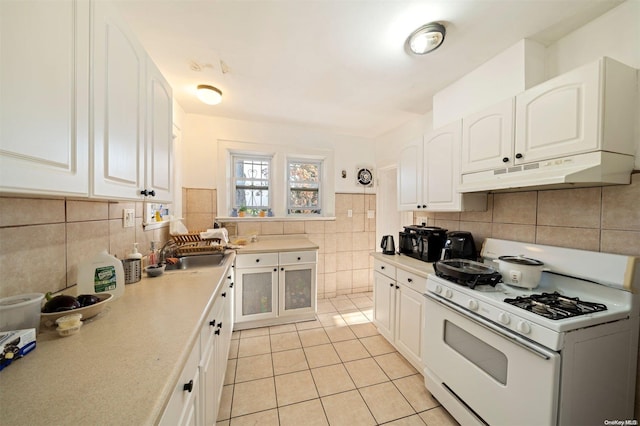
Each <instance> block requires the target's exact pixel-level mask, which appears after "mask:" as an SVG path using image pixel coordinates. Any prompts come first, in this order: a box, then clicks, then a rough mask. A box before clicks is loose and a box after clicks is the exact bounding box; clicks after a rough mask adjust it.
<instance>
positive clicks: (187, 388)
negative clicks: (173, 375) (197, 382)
mask: <svg viewBox="0 0 640 426" xmlns="http://www.w3.org/2000/svg"><path fill="white" fill-rule="evenodd" d="M182 390H183V391H187V392H189V393H191V391H192V390H193V380H189V383H185V384H184V386H182Z"/></svg>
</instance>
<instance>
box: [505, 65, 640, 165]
mask: <svg viewBox="0 0 640 426" xmlns="http://www.w3.org/2000/svg"><path fill="white" fill-rule="evenodd" d="M636 78H637V77H636V70H635V69H633V68H630V67H628V66H626V65H623V64H621V63H619V62H617V61H614V60H612V59H610V58H602V59H600V60H598V61H596V62H593V63H591V64H588V65H585V66H583V67H580V68H577V69H575V70H573V71H570V72H568V73H566V74H562V75H560V76H558V77H556V78H553V79H551V80H549V81H546V82H544V83H542V84H540V85H538V86H535V87H533V88H531V89H529V90H527V91H525V92H524V93H521V94H520V95H518V96H517V97H516V133H515V134H516V137H515V164H522V163H530V162H532V161H540V160H545V159H551V158H558V157H562V156H565V155H573V154H581V153H585V152H591V151H598V150H603V151H610V152H617V153H621V154H630V155H633V154H634V148H635V144H634V143H633V141H634V125H633V123H634V114H635V113H636V111H637V106H636V104H635V99H636V92H637V86H636Z"/></svg>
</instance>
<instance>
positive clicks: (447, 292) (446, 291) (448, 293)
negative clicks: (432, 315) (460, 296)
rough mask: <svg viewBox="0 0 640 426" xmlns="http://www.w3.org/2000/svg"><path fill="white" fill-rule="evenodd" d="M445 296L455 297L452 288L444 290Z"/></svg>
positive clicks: (448, 297)
mask: <svg viewBox="0 0 640 426" xmlns="http://www.w3.org/2000/svg"><path fill="white" fill-rule="evenodd" d="M444 297H446V298H447V299H451V298H452V297H453V291H451V289H449V288H448V289H447V290H445V292H444Z"/></svg>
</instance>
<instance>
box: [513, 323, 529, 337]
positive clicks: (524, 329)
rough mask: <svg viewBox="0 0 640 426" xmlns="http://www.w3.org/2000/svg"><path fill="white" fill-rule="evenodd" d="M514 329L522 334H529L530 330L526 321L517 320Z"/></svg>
mask: <svg viewBox="0 0 640 426" xmlns="http://www.w3.org/2000/svg"><path fill="white" fill-rule="evenodd" d="M516 329H517V330H518V331H519V332H520V333H522V334H529V333H530V332H531V326H530V325H529V323H528V322H526V321H520V322H518V325H517V326H516Z"/></svg>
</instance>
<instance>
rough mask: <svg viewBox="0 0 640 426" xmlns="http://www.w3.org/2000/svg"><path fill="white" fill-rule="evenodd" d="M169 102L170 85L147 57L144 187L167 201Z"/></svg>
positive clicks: (170, 168)
mask: <svg viewBox="0 0 640 426" xmlns="http://www.w3.org/2000/svg"><path fill="white" fill-rule="evenodd" d="M172 108H173V101H172V92H171V86H169V83H167V80H165V78H164V77H163V76H162V74H161V73H160V71H159V70H158V68H157V67H156V66H155V64H154V63H153V62H152V61H151V59H148V60H147V132H146V135H145V137H146V149H147V158H146V164H145V166H146V167H145V169H146V181H145V182H146V185H145V186H146V188H147V190H148V191H149V190H151V191H154V193H155V196H154V200H158V201H171V193H172V185H173V182H172V180H171V177H172V176H173V163H172V162H173V155H172V152H173V137H172V136H173V135H172V132H173V118H172V117H173V113H172Z"/></svg>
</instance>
